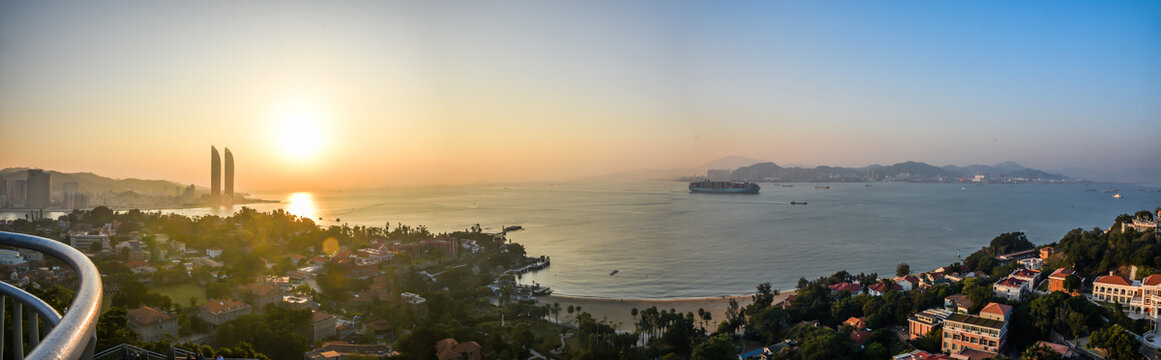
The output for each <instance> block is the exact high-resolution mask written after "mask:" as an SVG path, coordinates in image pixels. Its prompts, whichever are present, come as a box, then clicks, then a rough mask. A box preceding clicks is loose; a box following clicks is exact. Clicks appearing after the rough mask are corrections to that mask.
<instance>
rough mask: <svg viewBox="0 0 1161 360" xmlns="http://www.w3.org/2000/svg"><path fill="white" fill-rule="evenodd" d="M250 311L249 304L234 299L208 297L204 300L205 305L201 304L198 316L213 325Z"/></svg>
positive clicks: (247, 313)
mask: <svg viewBox="0 0 1161 360" xmlns="http://www.w3.org/2000/svg"><path fill="white" fill-rule="evenodd" d="M250 311H251V307H250V305H246V303H244V302H241V301H237V300H234V299H228V298H227V299H209V300H206V303H205V305H202V308H201V310H200V311H199V312H198V317H201V318H202V320H205V321H206V322H208V323H210V324H213V325H214V326H218V325H221V324H223V323H225V322H227V321H230V320H234V319H236V318H238V317H239V316H242V315H249V314H250Z"/></svg>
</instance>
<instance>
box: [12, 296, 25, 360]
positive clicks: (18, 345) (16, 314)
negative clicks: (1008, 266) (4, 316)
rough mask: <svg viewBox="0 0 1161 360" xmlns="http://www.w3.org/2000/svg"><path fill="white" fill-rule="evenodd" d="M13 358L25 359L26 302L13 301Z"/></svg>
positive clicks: (17, 359)
mask: <svg viewBox="0 0 1161 360" xmlns="http://www.w3.org/2000/svg"><path fill="white" fill-rule="evenodd" d="M12 305H13V306H12V358H13V359H16V360H24V339H22V338H23V337H24V304H21V303H20V302H19V301H13V302H12Z"/></svg>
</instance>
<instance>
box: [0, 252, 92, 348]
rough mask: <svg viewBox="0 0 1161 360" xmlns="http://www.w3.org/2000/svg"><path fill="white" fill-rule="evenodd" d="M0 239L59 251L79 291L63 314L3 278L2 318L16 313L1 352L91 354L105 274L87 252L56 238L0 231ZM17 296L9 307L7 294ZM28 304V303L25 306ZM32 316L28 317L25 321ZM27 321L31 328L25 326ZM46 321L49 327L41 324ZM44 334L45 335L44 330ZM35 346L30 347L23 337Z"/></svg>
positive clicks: (57, 255) (1, 333)
mask: <svg viewBox="0 0 1161 360" xmlns="http://www.w3.org/2000/svg"><path fill="white" fill-rule="evenodd" d="M0 245H2V246H10V247H17V248H24V249H30V250H36V251H39V252H41V253H44V254H45V255H48V256H52V257H55V258H57V259H59V260H60V261H61V262H63V263H65V265H67V266H68V267H70V268H72V269H73V272H75V273H76V276H77V279H78V282H79V284H78V286H77V295H76V298H74V299H73V302H72V304H70V305H69V307H68V310H66V313H65V315H64V317H61V315H60V314H59V313H57V312H56V310H53V308H52V307H51V306H49V305H48V304H47V303H45V302H44V301H43V300H41V299H39V298H37V297H36V296H33V295H32V294H29V293H28V292H26V291H24V290H22V289H20V288H18V287H15V286H12V285H10V284H7V283H4V282H0V319H4V318H5V316H11V317H12V327H11V332H12V333H11V334H10V335H11V338H10V340H9V341H4V340H5V339H4V335H5V334H4V332H5V331H6V330H7V329H4V327H3V326H0V355H2V354H3V353H4V351H5V350H8V351H10V352H11V354H12V358H13V359H17V360H21V359H33V360H42V359H43V360H49V359H56V360H66V359H67V360H73V359H86V360H87V359H92V357H93V347H95V346H96V344H97V338H96V331H97V318H98V317H99V316H100V310H101V275H100V274H99V273H98V272H97V267H96V266H94V265H93V262H92V261H89V258H88V257H86V256H85V254H83V253H81V252H80V251H77V250H76V249H73V248H72V247H70V246H68V245H65V244H64V243H61V242H59V241H56V240H52V239H45V238H42V237H38V236H32V235H24V234H16V233H10V232H2V231H0ZM6 297H10V298H12V300H13V304H14V306H13V309H12V313H11V314H9V313H7V311H6V310H7V309H5V306H4V304H5V302H4V301H3V300H4V298H6ZM24 307H28V308H29V309H28V310H29V311H28V312H26V311H25V310H24ZM26 320H27V322H26ZM25 324H27V328H25ZM41 324H44V329H41V328H40V325H41ZM42 335H43V336H42ZM25 337H27V342H28V345H29V347H30V349H29V351H28V352H27V353H26V352H25V349H24V340H25Z"/></svg>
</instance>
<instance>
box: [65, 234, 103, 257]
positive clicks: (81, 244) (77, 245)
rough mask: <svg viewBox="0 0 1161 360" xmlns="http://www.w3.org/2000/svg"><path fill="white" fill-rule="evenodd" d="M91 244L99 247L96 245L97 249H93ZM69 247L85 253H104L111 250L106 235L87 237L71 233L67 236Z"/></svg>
mask: <svg viewBox="0 0 1161 360" xmlns="http://www.w3.org/2000/svg"><path fill="white" fill-rule="evenodd" d="M93 244H100V245H98V246H99V247H95V246H93ZM69 246H72V247H73V248H74V249H77V250H80V251H81V252H86V253H87V252H90V250H96V251H104V250H109V249H111V247H110V246H109V235H108V234H97V235H89V234H85V233H73V234H70V235H69Z"/></svg>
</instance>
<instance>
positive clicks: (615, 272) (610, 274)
mask: <svg viewBox="0 0 1161 360" xmlns="http://www.w3.org/2000/svg"><path fill="white" fill-rule="evenodd" d="M619 272H621V270H613V272H611V273H609V276H613V275H617V273H619Z"/></svg>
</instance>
